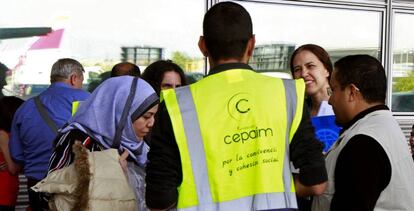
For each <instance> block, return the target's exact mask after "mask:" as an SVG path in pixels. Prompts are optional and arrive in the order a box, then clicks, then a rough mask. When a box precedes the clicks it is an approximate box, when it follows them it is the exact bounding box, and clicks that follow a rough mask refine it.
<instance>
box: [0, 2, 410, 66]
mask: <svg viewBox="0 0 414 211" xmlns="http://www.w3.org/2000/svg"><path fill="white" fill-rule="evenodd" d="M1 1H6V0H1ZM240 3H241V4H242V5H243V6H244V7H245V8H246V9H247V10H248V11H249V12H250V14H251V16H252V20H253V25H254V33H255V34H256V44H258V45H260V44H271V43H290V44H294V45H296V46H298V45H301V44H306V43H315V44H318V45H321V46H322V47H324V48H326V49H337V48H379V46H380V42H381V38H380V34H381V33H380V29H381V28H380V27H381V21H382V13H381V12H379V11H371V12H367V11H361V10H359V11H357V10H347V9H332V8H330V9H327V8H315V7H306V6H287V5H276V4H268V3H251V2H240ZM204 12H205V1H203V0H71V1H66V0H65V1H64V0H42V1H38V0H12V1H7V4H2V13H0V27H22V26H53V25H55V24H56V19H57V18H58V17H67V20H68V21H67V23H68V24H67V26H66V28H67V33H66V34H67V37H68V42H69V43H70V44H68V45H69V46H70V50H71V52H72V55H73V57H74V58H77V59H119V58H120V54H121V49H120V47H121V46H151V47H162V48H164V49H165V51H166V56H167V57H168V56H169V54H170V53H171V52H173V51H182V52H185V53H186V54H188V55H189V56H192V57H202V55H201V53H200V52H199V50H198V46H197V42H198V39H199V36H200V35H201V32H202V18H203V14H204ZM411 16H412V15H408V17H405V15H400V16H398V15H397V16H396V20H399V21H398V23H397V24H396V30H397V31H398V32H400V31H401V33H396V35H395V36H396V38H397V39H396V40H398V41H397V42H395V43H394V45H395V47H397V48H405V47H409V48H414V41H413V40H414V39H411V38H412V37H413V36H414V31H413V27H408V26H411V25H410V23H412V22H413V21H414V20H412V19H413V18H412V17H411ZM23 40H27V39H23ZM401 40H402V41H401ZM9 42H23V41H22V40H20V41H15V40H14V41H9V40H7V41H3V42H2V43H0V49H1V45H4V44H6V43H9ZM0 53H1V52H0Z"/></svg>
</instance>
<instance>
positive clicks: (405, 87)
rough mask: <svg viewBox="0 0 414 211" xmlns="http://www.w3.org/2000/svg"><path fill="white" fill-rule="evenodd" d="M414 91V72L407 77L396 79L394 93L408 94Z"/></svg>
mask: <svg viewBox="0 0 414 211" xmlns="http://www.w3.org/2000/svg"><path fill="white" fill-rule="evenodd" d="M413 90H414V71H411V72H410V73H409V74H408V76H407V77H401V78H395V79H394V85H393V90H392V91H393V92H406V91H413Z"/></svg>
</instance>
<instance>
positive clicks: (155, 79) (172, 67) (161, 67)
mask: <svg viewBox="0 0 414 211" xmlns="http://www.w3.org/2000/svg"><path fill="white" fill-rule="evenodd" d="M169 71H174V72H176V73H178V75H180V78H181V85H182V86H185V85H187V81H186V79H185V75H184V71H183V69H181V67H180V66H178V65H177V64H175V63H174V62H172V61H171V60H159V61H156V62H154V63H152V64H150V65H149V66H148V67H147V68H146V69H145V71H144V73H143V74H142V75H141V78H142V79H144V80H145V81H146V82H148V83H149V84H150V85H151V86H152V88H153V89H154V90H155V92H156V93H157V94H158V96H159V95H160V92H161V82H162V79H163V78H164V73H165V72H169Z"/></svg>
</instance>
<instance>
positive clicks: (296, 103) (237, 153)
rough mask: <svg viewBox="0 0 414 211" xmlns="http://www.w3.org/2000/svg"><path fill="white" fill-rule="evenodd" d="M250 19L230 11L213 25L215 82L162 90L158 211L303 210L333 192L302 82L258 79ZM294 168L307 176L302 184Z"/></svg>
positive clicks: (155, 178) (207, 25)
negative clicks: (302, 199) (300, 202)
mask: <svg viewBox="0 0 414 211" xmlns="http://www.w3.org/2000/svg"><path fill="white" fill-rule="evenodd" d="M254 44H255V36H254V35H253V30H252V21H251V18H250V15H249V13H248V12H247V11H246V10H245V9H244V8H243V7H242V6H241V5H239V4H236V3H233V2H222V3H218V4H216V5H215V6H213V7H212V8H211V9H210V10H209V11H208V12H207V13H206V14H205V16H204V22H203V36H201V37H200V40H199V47H200V50H201V52H202V53H203V54H204V55H205V56H206V57H208V59H209V64H210V67H211V69H210V72H209V75H208V76H207V77H206V78H204V79H202V80H201V81H199V82H197V83H195V84H192V85H190V86H184V87H180V88H177V89H170V90H166V91H163V93H162V98H163V99H164V102H163V103H162V104H161V105H160V110H159V113H158V116H157V118H156V122H155V125H154V128H153V131H152V136H151V139H152V146H151V149H150V152H149V156H148V159H149V163H148V165H147V176H146V182H147V186H146V202H147V205H148V207H149V208H151V209H153V210H165V209H169V208H172V207H175V206H176V207H177V208H178V209H180V210H270V209H273V210H274V209H296V208H297V202H296V195H295V194H297V195H301V196H306V195H317V194H321V193H322V192H323V191H324V189H325V186H326V180H327V176H326V169H325V166H324V164H325V163H324V158H323V155H322V148H323V146H322V144H321V143H320V142H318V141H317V140H316V139H315V138H314V135H313V134H314V131H313V127H312V126H311V123H310V120H309V114H308V111H307V110H306V108H304V89H305V84H304V82H303V81H302V80H296V81H295V80H283V79H278V78H273V77H269V76H264V75H261V74H259V73H255V72H254V71H253V69H252V68H251V67H250V66H249V65H247V62H248V60H249V58H250V56H251V55H252V53H253V49H254ZM290 162H292V163H293V165H294V166H295V167H296V168H299V169H300V172H299V174H298V177H297V178H293V176H292V173H291V169H290Z"/></svg>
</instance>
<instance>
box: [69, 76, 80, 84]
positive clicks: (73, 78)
mask: <svg viewBox="0 0 414 211" xmlns="http://www.w3.org/2000/svg"><path fill="white" fill-rule="evenodd" d="M77 77H78V76H77V75H76V73H72V74H70V76H69V83H70V85H71V86H75V85H76V80H77V79H78V78H77Z"/></svg>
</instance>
